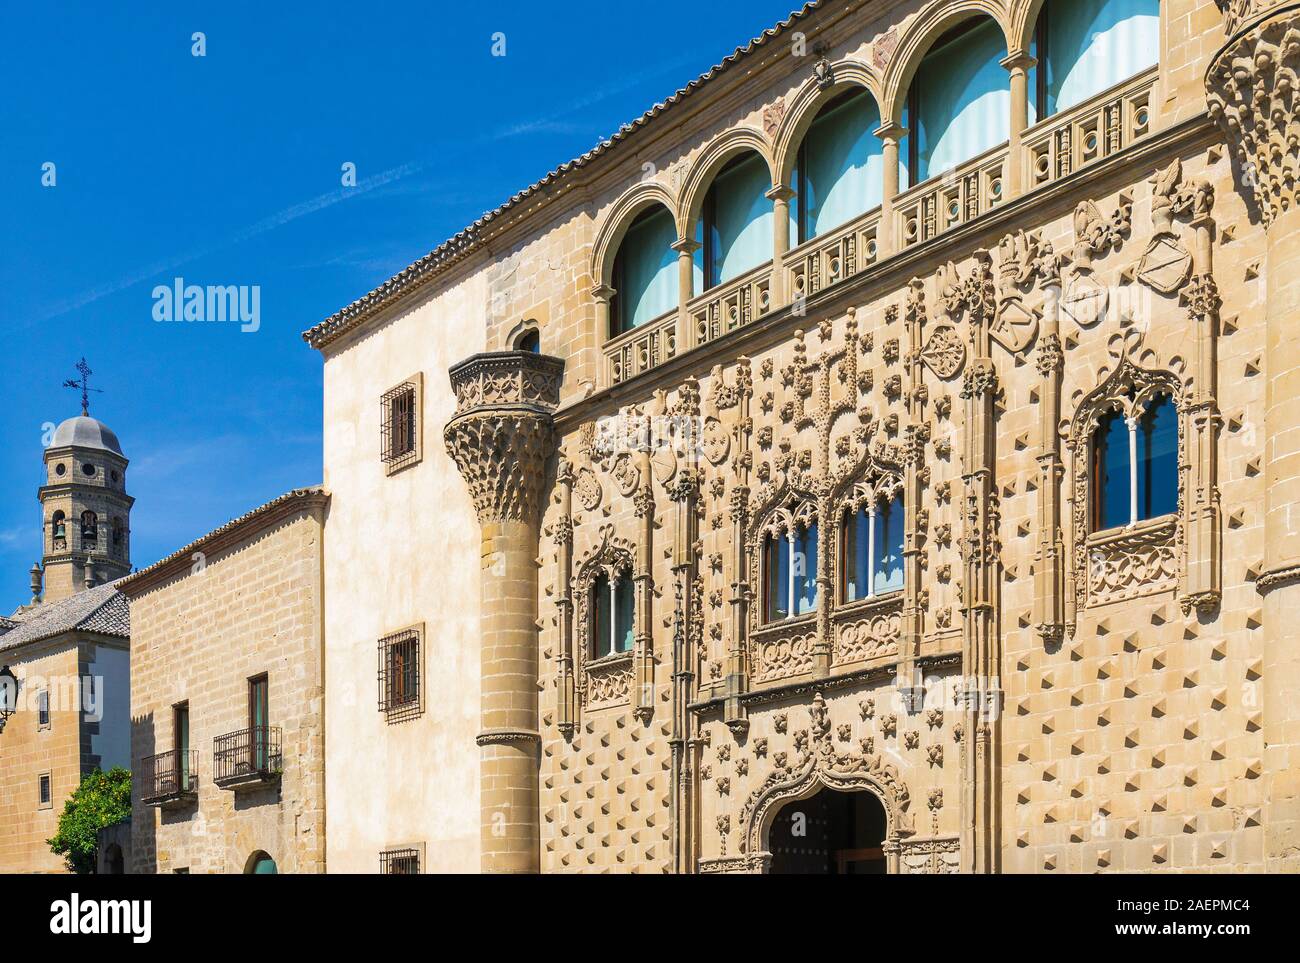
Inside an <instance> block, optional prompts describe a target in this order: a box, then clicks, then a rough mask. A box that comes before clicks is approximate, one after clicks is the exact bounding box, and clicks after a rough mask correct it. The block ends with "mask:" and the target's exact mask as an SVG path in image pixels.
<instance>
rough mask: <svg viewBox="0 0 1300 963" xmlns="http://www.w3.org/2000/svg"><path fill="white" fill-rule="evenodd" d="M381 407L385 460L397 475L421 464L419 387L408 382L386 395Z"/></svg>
mask: <svg viewBox="0 0 1300 963" xmlns="http://www.w3.org/2000/svg"><path fill="white" fill-rule="evenodd" d="M379 404H380V431H381V438H380V443H381V445H382V450H383V460H384V464H385V465H387V466H388V470H389V472H394V471H397V470H398V469H400V468H405V467H406V466H407V465H412V464H414V463H415V462H417V461H419V460H420V451H419V448H420V446H419V434H418V426H417V424H416V419H417V408H418V407H419V385H418V384H417V383H416V382H415V381H405V382H403V383H402V384H400V385H398V386H397V387H396V388H393V389H392V390H390V391H387V392H385V394H384V396H383V397H382V398H381V399H380V401H379Z"/></svg>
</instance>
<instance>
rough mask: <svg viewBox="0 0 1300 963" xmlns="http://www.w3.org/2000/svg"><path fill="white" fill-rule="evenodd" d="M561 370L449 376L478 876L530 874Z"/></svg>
mask: <svg viewBox="0 0 1300 963" xmlns="http://www.w3.org/2000/svg"><path fill="white" fill-rule="evenodd" d="M563 373H564V362H563V361H561V360H560V359H558V358H552V357H548V356H545V355H538V354H532V353H530V352H524V351H501V352H495V353H490V354H478V355H474V356H473V357H471V358H469V359H467V360H465V361H462V362H461V363H460V364H458V365H456V366H455V367H453V368H452V369H451V385H452V390H453V391H454V392H455V394H456V414H455V416H454V417H453V418H452V419H451V420H450V421H449V422H448V423H447V428H446V431H445V432H444V438H445V441H446V444H447V451H448V452H449V453H450V454H451V457H452V459H453V460H455V462H456V465H457V467H458V468H459V469H460V472H461V474H462V475H463V476H464V478H465V482H466V484H467V485H468V486H469V490H470V495H471V497H472V498H473V500H474V509H475V511H476V512H477V513H478V520H479V526H480V530H481V543H480V544H481V550H480V565H481V567H482V574H481V603H480V610H479V620H480V625H481V645H482V650H481V658H482V665H481V676H482V694H481V725H482V729H481V731H480V732H479V734H478V737H477V742H478V745H479V747H480V753H481V756H480V761H479V791H480V798H479V807H480V812H481V824H480V839H481V856H480V860H481V863H480V865H481V868H482V870H483V872H485V873H536V872H538V871H539V870H540V866H541V863H540V835H541V834H540V819H539V810H538V775H539V766H540V751H541V736H540V734H539V731H538V721H537V680H538V638H537V633H538V625H537V552H538V538H539V529H540V525H541V516H542V508H543V502H542V497H543V496H542V493H543V490H544V488H545V484H546V473H547V466H548V462H549V460H550V456H551V453H552V452H553V451H554V448H555V439H554V433H553V427H552V422H551V416H552V414H553V413H554V412H555V409H556V408H557V407H558V406H559V399H560V382H561V380H562V377H563Z"/></svg>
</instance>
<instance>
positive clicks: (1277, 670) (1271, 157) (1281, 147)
mask: <svg viewBox="0 0 1300 963" xmlns="http://www.w3.org/2000/svg"><path fill="white" fill-rule="evenodd" d="M1219 8H1220V9H1221V10H1223V12H1224V27H1225V30H1226V33H1227V36H1228V41H1227V43H1226V44H1225V45H1224V46H1223V47H1222V48H1221V49H1220V50H1219V52H1218V53H1217V54H1216V55H1215V56H1214V58H1213V60H1212V61H1211V64H1210V67H1209V70H1208V71H1207V72H1206V77H1205V84H1206V94H1207V99H1208V101H1209V106H1210V113H1211V115H1212V116H1213V117H1214V118H1215V120H1216V121H1218V123H1219V125H1220V127H1221V128H1222V129H1223V131H1224V134H1225V139H1226V141H1227V143H1228V145H1229V147H1230V149H1231V150H1232V152H1233V154H1234V155H1235V156H1234V160H1235V164H1234V167H1235V170H1236V173H1237V177H1238V185H1239V189H1240V191H1241V193H1242V195H1243V197H1245V198H1246V199H1247V202H1248V204H1249V202H1250V200H1251V199H1252V198H1253V200H1254V205H1253V206H1254V207H1255V208H1256V209H1257V211H1258V216H1259V218H1260V220H1261V221H1262V222H1263V224H1264V227H1265V230H1266V232H1267V234H1266V238H1267V254H1266V260H1265V277H1266V284H1265V292H1266V297H1267V303H1266V306H1265V310H1264V319H1263V323H1264V325H1265V342H1266V348H1265V356H1264V373H1265V377H1266V379H1267V384H1266V389H1265V390H1266V394H1265V402H1264V405H1265V407H1264V438H1265V450H1264V491H1265V509H1264V542H1265V547H1264V571H1263V573H1262V574H1261V575H1260V577H1259V579H1258V580H1257V581H1256V588H1257V589H1258V590H1259V592H1260V594H1261V595H1262V596H1263V599H1264V606H1263V610H1264V637H1263V643H1262V644H1263V662H1264V665H1263V673H1262V674H1263V688H1264V691H1263V716H1264V725H1263V736H1264V744H1265V747H1266V748H1265V751H1264V752H1265V754H1264V768H1265V773H1266V779H1267V780H1268V785H1267V787H1266V791H1265V800H1266V802H1265V808H1264V860H1265V867H1266V869H1267V871H1268V872H1271V873H1277V872H1292V873H1295V872H1300V699H1297V698H1296V686H1297V684H1300V620H1297V619H1296V617H1295V613H1296V612H1300V509H1297V507H1296V506H1297V505H1300V429H1298V428H1297V427H1296V426H1297V425H1300V341H1298V340H1297V339H1296V336H1295V335H1296V331H1297V330H1298V329H1300V273H1298V272H1297V271H1296V270H1295V265H1296V263H1297V262H1300V206H1297V201H1298V200H1300V196H1298V194H1300V183H1298V181H1300V178H1298V177H1297V175H1298V174H1300V98H1297V96H1296V91H1295V77H1296V75H1297V73H1298V72H1300V3H1294V2H1293V3H1287V2H1281V0H1231V2H1229V0H1219Z"/></svg>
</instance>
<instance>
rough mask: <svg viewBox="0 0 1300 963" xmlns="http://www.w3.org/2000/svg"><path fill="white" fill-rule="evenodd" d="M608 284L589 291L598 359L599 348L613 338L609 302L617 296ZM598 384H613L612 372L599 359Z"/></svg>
mask: <svg viewBox="0 0 1300 963" xmlns="http://www.w3.org/2000/svg"><path fill="white" fill-rule="evenodd" d="M617 293H618V292H616V291H615V290H614V289H613V288H611V287H610V286H609V285H608V284H598V285H596V287H594V288H592V289H591V300H592V303H593V304H594V305H595V306H596V340H595V344H594V345H593V347H594V348H595V349H596V353H597V357H599V352H600V346H601V345H602V344H604V343H605V342H606V341H608V340H609V339H610V338H611V337H613V334H614V332H613V331H612V330H610V310H609V303H610V300H611V299H612V298H613V297H614V295H615V294H617ZM599 378H600V384H602V385H604V386H606V387H608V386H610V385H612V384H613V383H614V372H613V371H611V370H610V366H609V363H608V362H607V361H606V360H605V359H604V358H601V360H600V375H599Z"/></svg>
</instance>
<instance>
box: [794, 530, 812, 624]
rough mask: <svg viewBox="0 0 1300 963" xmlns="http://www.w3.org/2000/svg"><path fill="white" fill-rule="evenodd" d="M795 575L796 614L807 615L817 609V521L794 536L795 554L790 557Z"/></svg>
mask: <svg viewBox="0 0 1300 963" xmlns="http://www.w3.org/2000/svg"><path fill="white" fill-rule="evenodd" d="M790 567H791V569H792V570H793V571H792V575H793V576H794V592H793V598H794V614H795V615H806V614H807V613H809V612H815V611H816V610H817V523H816V522H814V523H813V524H811V525H809V526H808V527H807V528H805V529H803V530H802V531H799V532H796V533H795V537H794V554H793V555H792V556H791V557H790Z"/></svg>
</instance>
